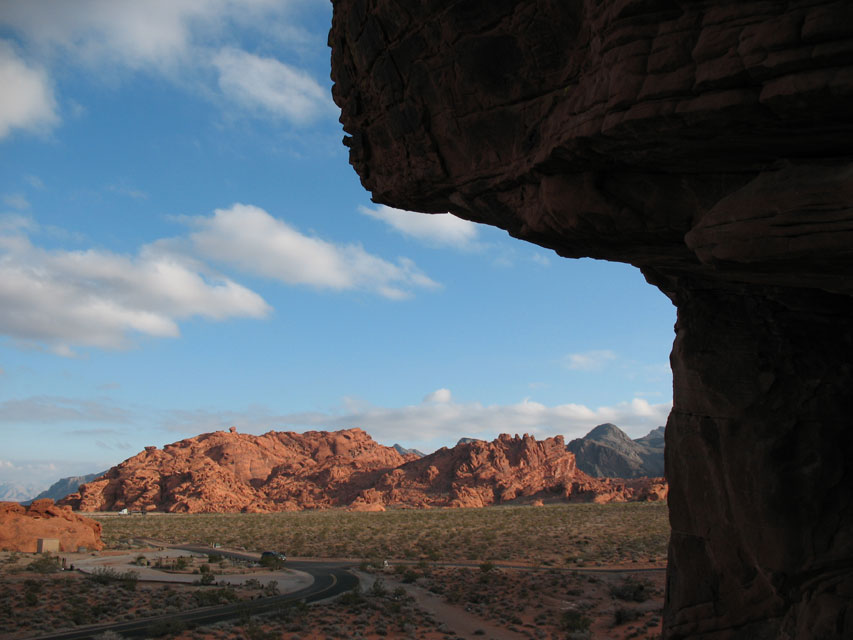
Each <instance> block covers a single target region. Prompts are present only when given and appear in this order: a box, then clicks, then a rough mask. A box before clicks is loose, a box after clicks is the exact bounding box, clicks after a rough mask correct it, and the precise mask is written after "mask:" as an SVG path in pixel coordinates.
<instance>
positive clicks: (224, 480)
mask: <svg viewBox="0 0 853 640" xmlns="http://www.w3.org/2000/svg"><path fill="white" fill-rule="evenodd" d="M666 490H667V489H666V485H665V483H663V481H662V479H659V478H658V479H651V480H650V479H644V480H642V481H633V482H632V481H610V480H600V479H595V478H591V477H589V476H587V475H586V474H584V473H582V472H580V471H578V469H577V467H576V465H575V461H574V456H573V455H572V454H571V453H569V452H568V451H566V448H565V444H564V443H563V440H562V438H549V439H547V440H543V441H541V442H537V441H536V440H535V439H534V438H531V437H529V436H525V437H524V438H518V437H517V436H516V437H515V438H511V437H510V436H506V435H504V436H501V437H500V438H498V439H497V440H495V441H494V442H490V443H489V442H485V441H482V440H475V441H472V442H469V443H463V444H459V445H457V446H455V447H453V448H452V449H447V448H443V449H440V450H439V451H437V452H435V453H433V454H430V455H428V456H424V457H420V458H419V457H418V456H417V455H416V454H406V455H400V453H398V452H397V451H396V450H395V449H394V448H393V447H385V446H382V445H380V444H377V443H376V442H374V441H373V439H371V437H370V436H369V435H368V434H366V433H365V432H364V431H362V430H361V429H348V430H344V431H336V432H327V431H309V432H306V433H291V432H275V431H270V432H269V433H265V434H264V435H262V436H253V435H247V434H239V433H237V432H236V430H233V431H230V432H225V431H217V432H215V433H208V434H203V435H200V436H197V437H195V438H188V439H186V440H182V441H180V442H175V443H173V444H169V445H166V446H165V447H163V448H162V449H158V448H157V447H146V449H145V451H143V452H142V453H139V454H138V455H136V456H134V457H132V458H129V459H127V460H125V461H124V462H122V463H121V464H119V465H118V466H115V467H113V468H112V469H110V470H109V471H107V472H106V473H105V474H103V476H102V477H100V478H98V479H96V480H94V481H92V482H89V483H86V484H84V485H82V486H81V487H80V491H79V493H77V494H72V495H70V496H68V497H67V498H66V499H64V500H63V501H61V503H62V504H66V505H69V506H73V507H74V508H75V509H79V510H81V511H115V510H120V509H125V508H126V509H130V510H152V509H155V510H158V511H168V512H192V513H198V512H235V511H249V512H263V511H285V510H298V509H317V508H328V507H342V506H349V507H351V508H354V509H370V510H379V509H384V508H385V507H386V506H394V507H429V506H451V507H471V506H485V505H489V504H495V503H498V502H506V501H510V500H515V499H517V498H523V497H531V496H536V497H540V498H541V497H549V496H550V497H554V498H560V499H569V500H583V501H598V502H610V501H624V500H659V499H663V498H665V497H666Z"/></svg>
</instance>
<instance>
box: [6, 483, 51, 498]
mask: <svg viewBox="0 0 853 640" xmlns="http://www.w3.org/2000/svg"><path fill="white" fill-rule="evenodd" d="M42 486H44V485H42ZM39 489H41V487H39V486H36V485H29V484H18V483H16V482H0V502H24V501H25V500H29V499H30V498H32V497H33V495H35V494H36V493H38V491H39Z"/></svg>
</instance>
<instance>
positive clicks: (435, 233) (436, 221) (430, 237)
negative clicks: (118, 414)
mask: <svg viewBox="0 0 853 640" xmlns="http://www.w3.org/2000/svg"><path fill="white" fill-rule="evenodd" d="M358 210H359V212H361V213H362V214H364V215H366V216H369V217H371V218H375V219H376V220H381V221H382V222H384V223H385V224H387V225H389V226H390V227H391V228H392V229H394V230H395V231H397V232H398V233H401V234H403V235H404V236H408V237H410V238H415V239H416V240H420V241H421V242H424V243H426V244H428V245H432V246H441V247H453V248H455V249H473V248H475V247H477V246H478V245H477V237H478V233H479V232H478V229H477V225H476V224H475V223H473V222H471V221H469V220H463V219H462V218H457V217H456V216H454V215H451V214H449V213H433V214H428V213H415V212H413V211H404V210H402V209H393V208H391V207H387V206H385V205H384V204H383V205H379V206H378V207H376V208H375V209H370V208H369V207H362V206H360V207H358Z"/></svg>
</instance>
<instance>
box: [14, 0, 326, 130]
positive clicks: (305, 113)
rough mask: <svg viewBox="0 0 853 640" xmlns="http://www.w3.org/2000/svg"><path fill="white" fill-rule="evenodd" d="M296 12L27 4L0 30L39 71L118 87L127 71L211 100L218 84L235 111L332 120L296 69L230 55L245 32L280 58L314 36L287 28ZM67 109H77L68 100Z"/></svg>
mask: <svg viewBox="0 0 853 640" xmlns="http://www.w3.org/2000/svg"><path fill="white" fill-rule="evenodd" d="M298 5H299V3H297V2H282V1H281V0H205V1H204V2H199V1H198V0H145V2H134V1H132V0H75V1H74V2H70V1H66V2H54V1H53V0H27V1H26V2H5V3H4V4H3V10H2V12H0V26H5V27H7V28H8V29H10V30H11V31H12V32H13V33H14V34H15V36H16V37H17V38H18V39H19V40H20V42H21V44H22V47H23V48H24V49H25V50H26V52H27V56H28V57H30V58H32V59H38V60H41V61H42V62H43V63H44V64H45V65H46V66H47V67H52V66H55V65H57V64H72V65H82V66H84V67H88V68H89V69H90V70H91V69H97V74H93V75H95V77H97V78H99V79H101V80H102V81H106V82H116V81H118V80H120V79H121V77H122V74H124V73H126V72H127V71H144V72H148V73H156V74H159V75H161V76H164V77H167V78H169V79H170V80H171V81H173V82H175V83H177V84H179V85H180V86H182V87H188V88H191V89H192V90H196V91H199V92H200V93H201V94H203V95H205V96H211V95H212V94H214V93H216V91H215V89H214V88H213V87H211V86H209V84H210V82H211V81H215V80H214V79H215V78H218V85H219V89H220V91H221V92H222V93H224V94H225V95H226V96H227V97H228V98H230V99H231V100H233V101H234V102H235V103H237V104H239V105H241V106H242V107H248V108H251V109H259V110H261V111H263V112H264V113H267V114H273V115H274V116H276V117H282V118H285V119H287V120H288V121H290V122H293V123H296V124H303V123H306V122H309V121H311V120H313V119H314V118H315V117H317V116H318V115H319V114H321V113H323V112H326V113H333V112H334V111H333V108H334V104H333V102H332V100H331V95H330V91H329V90H327V89H324V88H323V87H322V86H321V85H320V84H319V83H318V82H317V81H316V80H314V79H313V78H312V77H311V76H310V75H309V74H308V73H307V72H306V71H304V70H302V69H299V68H297V67H295V66H292V65H289V64H286V63H284V62H281V61H279V60H277V59H275V58H272V57H260V56H257V55H253V54H251V53H248V52H246V51H243V50H241V49H237V48H234V47H233V46H230V43H232V42H233V40H234V39H235V34H237V37H239V36H240V35H242V34H243V33H248V34H251V35H252V36H253V37H254V38H255V39H257V38H258V35H259V34H260V35H261V40H262V43H264V44H270V43H273V44H274V45H275V46H276V47H277V48H279V49H281V48H284V49H296V50H300V49H302V48H304V46H305V44H306V42H310V41H312V39H314V38H315V37H316V36H310V37H309V36H308V35H307V34H306V32H305V30H304V29H302V28H301V27H299V26H298V25H297V24H295V22H296V13H297V7H298ZM60 61H61V62H60ZM19 63H20V64H19V67H20V66H22V65H23V68H24V69H26V70H28V71H29V72H30V73H28V74H27V77H30V78H36V79H41V81H42V84H43V85H44V86H45V87H47V88H49V85H48V84H47V76H46V75H45V74H44V72H43V71H41V70H40V69H38V68H35V67H27V66H26V65H24V63H23V62H20V61H19ZM39 74H40V75H39ZM19 75H20V74H19ZM3 86H4V87H6V86H8V82H4V84H3ZM48 97H50V98H51V100H52V95H49V94H48ZM10 102H12V101H11V100H10ZM14 102H15V103H19V102H21V98H17V99H16V100H14ZM48 104H49V105H52V102H49V103H48ZM67 106H68V107H69V108H70V109H71V110H72V111H78V112H79V111H80V110H81V109H83V110H85V107H83V106H82V105H78V104H76V103H73V101H69V102H68V105H67ZM51 109H52V107H51ZM51 112H52V111H51ZM28 113H34V112H32V111H31V110H30V111H28ZM54 119H55V118H54Z"/></svg>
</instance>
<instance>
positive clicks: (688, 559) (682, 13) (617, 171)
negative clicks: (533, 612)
mask: <svg viewBox="0 0 853 640" xmlns="http://www.w3.org/2000/svg"><path fill="white" fill-rule="evenodd" d="M334 7H335V12H334V21H333V26H332V30H331V32H330V35H329V43H330V45H331V47H332V75H333V78H334V80H335V86H334V89H333V93H334V97H335V100H336V102H337V103H338V105H339V106H340V107H341V110H342V116H341V121H342V122H343V124H344V128H345V130H346V131H347V133H348V134H349V136H348V137H347V139H346V140H345V144H347V145H348V146H349V147H350V161H351V163H352V164H353V166H354V168H355V169H356V171H357V172H358V173H359V175H360V176H361V179H362V183H363V184H364V186H365V187H366V188H367V189H368V190H370V191H371V192H372V193H373V198H374V200H375V201H377V202H381V203H384V204H388V205H391V206H394V207H399V208H405V209H411V210H416V211H423V212H443V211H451V212H453V213H454V214H456V215H458V216H460V217H463V218H467V219H469V220H474V221H477V222H484V223H487V224H492V225H495V226H498V227H501V228H503V229H505V230H507V231H508V232H509V233H510V234H511V235H513V236H515V237H518V238H521V239H524V240H528V241H531V242H535V243H537V244H540V245H542V246H545V247H550V248H552V249H554V250H556V251H557V252H558V253H559V254H560V255H563V256H566V257H582V256H588V257H594V258H602V259H606V260H617V261H621V262H627V263H630V264H633V265H635V266H637V267H639V268H640V269H641V270H642V271H643V273H644V275H645V276H646V279H647V280H648V281H649V282H651V283H652V284H654V285H656V286H657V287H658V288H660V290H661V291H663V292H664V293H665V294H666V295H667V296H669V298H670V299H671V300H672V301H673V303H674V304H675V305H676V306H677V307H678V322H677V324H676V339H675V345H674V348H673V352H672V356H671V362H672V366H673V373H674V408H673V411H672V414H671V416H670V418H669V422H668V425H667V435H666V437H667V452H666V458H667V476H668V480H669V482H670V487H671V490H670V491H671V493H670V519H671V522H672V526H673V535H672V540H671V543H670V568H669V587H668V590H667V602H666V609H665V616H664V635H665V637H667V638H714V639H722V638H740V637H744V638H746V637H748V638H750V639H760V638H842V637H849V636H851V635H853V606H851V601H853V502H851V499H850V496H853V468H851V467H853V462H851V461H852V460H853V436H852V435H851V433H850V428H851V426H853V425H851V415H853V385H851V383H853V322H851V318H853V301H851V297H850V296H851V292H853V278H851V276H853V3H850V2H847V1H843V0H842V1H835V2H830V1H825V0H802V1H789V2H771V1H761V2H759V1H751V0H742V1H738V2H735V1H731V2H702V1H686V0H684V1H676V0H598V1H596V0H539V1H535V0H512V1H509V0H465V1H456V2H447V1H445V2H435V1H426V0H425V1H423V2H405V1H403V0H336V1H335V2H334Z"/></svg>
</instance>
